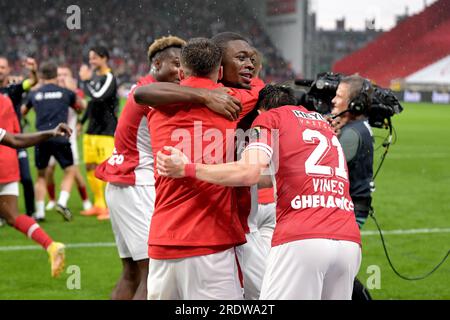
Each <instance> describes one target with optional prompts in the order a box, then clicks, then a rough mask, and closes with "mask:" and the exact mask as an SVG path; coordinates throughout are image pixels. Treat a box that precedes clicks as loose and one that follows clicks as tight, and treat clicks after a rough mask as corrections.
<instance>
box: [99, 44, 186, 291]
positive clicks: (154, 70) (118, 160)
mask: <svg viewBox="0 0 450 320" xmlns="http://www.w3.org/2000/svg"><path fill="white" fill-rule="evenodd" d="M185 43H186V42H185V41H184V40H182V39H180V38H178V37H174V36H168V37H162V38H159V39H157V40H155V41H154V42H153V43H152V45H151V46H150V47H149V50H148V56H149V61H150V67H151V68H150V73H149V74H148V75H147V76H145V77H143V78H141V79H140V80H139V81H138V83H137V84H136V86H134V88H133V89H132V90H131V92H130V94H129V95H128V99H127V102H126V104H125V106H124V108H123V111H122V114H121V116H120V119H119V123H118V125H117V129H116V133H115V137H114V153H113V154H112V156H111V157H109V158H108V159H107V160H105V161H104V162H103V163H102V164H100V165H99V166H98V167H97V169H96V177H97V178H99V179H101V180H103V181H105V182H107V183H108V184H107V185H106V191H105V195H106V202H107V204H108V208H109V212H110V217H111V225H112V228H113V232H114V237H115V240H116V244H117V249H118V251H119V256H120V258H121V259H122V265H123V271H122V274H121V276H120V279H119V281H118V282H117V284H116V287H115V288H114V290H113V293H112V299H113V300H128V299H135V300H136V299H137V300H142V299H146V298H147V276H148V245H147V240H148V234H149V229H150V221H151V217H152V214H153V209H154V202H155V178H154V170H153V166H154V163H153V153H152V148H151V138H152V137H151V136H150V134H149V129H148V120H147V115H148V113H149V112H150V108H143V107H142V106H139V105H138V104H137V103H136V102H135V100H134V97H133V91H134V89H135V88H136V87H140V86H143V85H146V84H149V83H153V82H159V81H166V82H179V76H178V69H179V67H180V52H181V47H182V46H183V45H184V44H185Z"/></svg>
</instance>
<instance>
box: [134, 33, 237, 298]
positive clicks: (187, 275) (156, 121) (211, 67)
mask: <svg viewBox="0 0 450 320" xmlns="http://www.w3.org/2000/svg"><path fill="white" fill-rule="evenodd" d="M221 57H222V53H221V50H220V49H219V48H218V47H217V46H216V45H215V44H214V43H213V42H212V41H211V40H208V39H204V38H201V39H193V40H191V41H190V42H189V43H188V44H187V46H186V47H184V48H183V49H182V54H181V64H182V69H181V71H180V76H181V78H182V79H183V80H182V82H181V87H180V88H182V89H183V88H187V87H190V88H201V89H203V90H205V91H206V90H214V89H218V88H221V87H223V85H221V84H218V83H217V80H218V79H219V78H220V75H221V70H222V68H221V66H220V62H221ZM155 85H156V84H152V85H151V86H155ZM151 86H149V87H151ZM147 93H148V88H139V89H137V90H136V92H135V97H136V98H138V97H139V98H140V99H141V100H142V98H144V100H145V98H146V97H147ZM230 93H231V94H234V95H235V96H238V97H240V98H241V93H240V92H239V91H238V90H236V91H235V92H233V90H231V92H230ZM151 94H152V93H151V92H150V95H151ZM149 121H150V130H151V136H152V147H153V152H155V153H156V152H158V151H159V150H160V149H161V148H162V147H163V146H164V145H166V144H171V145H176V144H177V143H178V144H179V145H183V147H184V148H185V150H186V153H187V154H189V157H190V158H191V159H193V160H194V159H197V161H201V162H210V161H213V162H215V161H217V162H224V161H225V160H226V158H227V156H228V158H231V159H233V158H234V131H235V128H236V122H235V121H231V120H227V119H225V118H223V117H222V116H220V115H219V114H217V113H215V112H213V111H210V110H208V109H207V108H206V107H205V106H204V105H203V104H195V103H194V104H189V103H185V104H184V105H182V104H181V105H178V106H173V108H172V107H169V106H165V108H164V111H160V110H153V111H152V112H151V114H150V117H149ZM228 147H229V148H228ZM156 191H157V194H156V202H155V212H154V215H153V217H152V224H151V227H150V236H149V256H150V267H149V279H148V283H149V286H148V290H149V294H148V296H149V299H242V292H241V289H240V285H239V279H238V272H237V265H236V257H235V252H234V247H235V246H236V245H239V244H242V243H244V242H245V235H244V231H243V228H242V226H241V224H240V221H239V216H238V215H237V207H236V206H237V203H236V201H235V200H234V197H233V189H232V188H226V187H218V186H214V185H211V184H207V183H195V182H194V183H192V181H189V180H180V181H174V180H171V179H166V178H161V177H160V176H158V175H157V176H156ZM218 213H220V214H218Z"/></svg>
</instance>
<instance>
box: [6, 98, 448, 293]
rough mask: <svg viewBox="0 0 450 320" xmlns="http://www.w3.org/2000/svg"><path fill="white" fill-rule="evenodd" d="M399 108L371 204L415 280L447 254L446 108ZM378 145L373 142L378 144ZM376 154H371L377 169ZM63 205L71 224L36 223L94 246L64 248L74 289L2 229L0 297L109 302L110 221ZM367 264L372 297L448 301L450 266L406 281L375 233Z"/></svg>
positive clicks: (114, 261) (50, 218) (366, 247)
mask: <svg viewBox="0 0 450 320" xmlns="http://www.w3.org/2000/svg"><path fill="white" fill-rule="evenodd" d="M404 107H405V110H404V112H403V113H402V114H401V115H399V116H395V117H394V118H393V122H394V125H395V128H396V130H397V134H398V139H397V142H396V144H395V145H393V146H392V147H391V149H390V152H389V154H388V156H387V159H386V161H385V164H384V166H383V168H382V170H381V172H380V174H379V176H378V178H377V180H376V192H375V193H374V207H375V209H376V216H377V217H378V220H379V222H380V224H381V225H382V228H383V229H384V230H386V231H389V230H408V233H406V234H404V233H403V234H387V235H386V241H387V245H388V249H389V251H390V253H391V257H392V260H393V262H394V264H395V265H396V266H397V268H398V269H399V271H400V272H402V273H404V274H405V275H407V276H417V275H421V274H423V273H425V272H427V271H428V270H430V269H431V268H432V267H433V266H434V265H435V264H436V263H437V262H438V261H440V260H441V258H442V257H443V256H444V255H445V254H446V252H447V251H448V250H449V249H450V167H449V164H450V126H449V124H448V119H450V105H426V104H420V105H419V104H405V105H404ZM375 134H376V135H377V136H385V135H386V134H387V132H386V131H385V130H376V131H375ZM381 141H382V138H377V145H380V143H381ZM30 151H31V150H30ZM381 152H382V150H381V149H379V150H378V151H377V153H376V161H375V162H376V163H375V165H376V166H377V165H378V162H379V157H380V155H381ZM32 153H33V152H30V156H31V158H32ZM59 174H60V173H59ZM21 207H22V209H23V204H22V201H21ZM70 207H71V208H72V209H73V211H74V213H75V220H74V221H73V222H72V223H65V222H63V221H62V219H61V217H60V216H59V215H57V214H56V213H55V212H48V213H47V221H46V222H45V223H43V224H42V226H43V227H44V228H45V229H46V230H47V231H48V233H49V234H51V235H52V236H53V237H54V238H55V239H57V240H58V241H62V242H65V243H66V244H80V243H81V244H82V243H91V244H94V245H93V246H90V247H77V245H75V247H69V248H68V249H67V264H68V265H76V266H78V267H79V268H80V271H81V289H80V290H76V289H75V290H70V289H68V287H67V280H68V278H69V276H70V275H69V274H63V276H62V277H61V278H59V279H56V280H55V279H52V278H51V277H50V269H49V264H48V262H47V255H46V253H45V252H44V251H43V250H39V249H36V248H35V247H33V248H32V249H33V250H31V249H29V248H27V247H25V248H24V247H23V246H30V245H31V246H34V244H33V243H32V242H31V241H29V240H28V239H26V238H25V237H24V236H23V235H22V234H20V233H18V232H16V231H15V230H13V229H12V228H10V227H3V228H0V299H108V297H109V294H110V292H111V290H112V288H113V286H114V283H115V281H116V279H117V278H118V276H119V274H120V270H121V265H120V260H119V258H118V255H117V252H116V249H115V247H113V246H111V245H110V244H111V243H112V242H113V241H114V239H113V235H112V231H111V227H110V223H109V222H98V221H97V220H96V219H95V218H85V217H81V216H80V215H79V214H78V212H79V211H80V210H81V202H80V199H79V196H78V194H77V193H76V192H75V191H74V192H73V194H72V197H71V200H70ZM436 228H438V229H439V230H435V231H434V232H432V233H430V232H429V231H427V230H425V231H420V230H417V229H436ZM372 230H375V225H374V223H373V222H372V221H368V223H367V224H366V226H365V227H364V231H366V232H367V231H372ZM101 245H103V246H101ZM14 246H19V247H14ZM371 266H377V267H379V270H380V283H379V284H380V287H379V288H374V289H372V290H370V292H371V294H372V295H373V297H374V298H375V299H450V261H447V262H446V263H445V264H444V265H443V266H442V267H441V268H440V269H439V270H438V271H437V272H435V273H434V274H433V275H432V276H430V277H429V278H427V279H425V280H421V281H405V280H402V279H400V278H398V277H397V276H396V275H395V274H394V273H393V272H392V270H391V269H390V267H389V265H388V263H387V260H386V257H385V255H384V252H383V249H382V246H381V241H380V238H379V236H377V235H371V234H369V235H364V236H363V262H362V266H361V270H360V279H361V280H362V281H363V282H364V283H365V282H366V279H367V278H368V277H369V276H371V275H372V273H368V270H369V271H370V270H372V268H373V267H371ZM369 280H370V281H369V282H370V283H373V282H372V279H369Z"/></svg>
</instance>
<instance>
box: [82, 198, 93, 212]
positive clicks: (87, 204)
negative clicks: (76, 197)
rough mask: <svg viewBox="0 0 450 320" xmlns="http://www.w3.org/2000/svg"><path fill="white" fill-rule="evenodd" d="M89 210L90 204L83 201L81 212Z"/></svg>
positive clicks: (87, 201)
mask: <svg viewBox="0 0 450 320" xmlns="http://www.w3.org/2000/svg"><path fill="white" fill-rule="evenodd" d="M90 208H92V203H91V201H89V200H84V201H83V210H89V209H90Z"/></svg>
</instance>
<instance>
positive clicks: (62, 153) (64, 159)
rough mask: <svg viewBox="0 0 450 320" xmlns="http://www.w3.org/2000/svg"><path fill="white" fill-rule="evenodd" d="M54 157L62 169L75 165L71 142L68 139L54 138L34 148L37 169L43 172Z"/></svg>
mask: <svg viewBox="0 0 450 320" xmlns="http://www.w3.org/2000/svg"><path fill="white" fill-rule="evenodd" d="M51 156H54V157H55V159H56V161H57V162H58V163H59V165H60V166H61V168H63V169H65V168H67V167H70V166H72V165H73V164H74V162H73V154H72V149H71V147H70V142H69V140H68V139H66V138H60V137H58V138H52V139H50V140H48V141H46V142H43V143H40V144H38V145H37V146H36V147H35V148H34V160H35V164H36V168H38V169H39V170H43V169H45V168H47V167H48V162H49V161H50V157H51Z"/></svg>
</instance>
